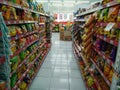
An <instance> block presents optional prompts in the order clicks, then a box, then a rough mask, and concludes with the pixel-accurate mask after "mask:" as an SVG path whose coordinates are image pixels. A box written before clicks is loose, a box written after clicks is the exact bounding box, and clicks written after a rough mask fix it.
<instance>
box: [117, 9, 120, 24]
mask: <svg viewBox="0 0 120 90" xmlns="http://www.w3.org/2000/svg"><path fill="white" fill-rule="evenodd" d="M117 21H118V22H120V10H119V12H118V16H117Z"/></svg>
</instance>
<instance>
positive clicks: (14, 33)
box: [8, 26, 17, 36]
mask: <svg viewBox="0 0 120 90" xmlns="http://www.w3.org/2000/svg"><path fill="white" fill-rule="evenodd" d="M8 30H9V35H10V36H16V34H17V32H16V29H15V26H8Z"/></svg>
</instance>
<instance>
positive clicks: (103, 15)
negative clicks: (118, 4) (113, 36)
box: [99, 8, 109, 21]
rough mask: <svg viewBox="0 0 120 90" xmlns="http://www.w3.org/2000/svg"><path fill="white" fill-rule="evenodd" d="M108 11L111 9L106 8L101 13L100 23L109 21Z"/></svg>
mask: <svg viewBox="0 0 120 90" xmlns="http://www.w3.org/2000/svg"><path fill="white" fill-rule="evenodd" d="M108 11H109V8H105V9H103V10H102V11H101V14H100V18H99V21H107V20H108Z"/></svg>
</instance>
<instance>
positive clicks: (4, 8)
mask: <svg viewBox="0 0 120 90" xmlns="http://www.w3.org/2000/svg"><path fill="white" fill-rule="evenodd" d="M1 11H2V14H3V17H4V19H5V20H10V11H11V9H10V7H9V6H5V5H3V6H2V8H1Z"/></svg>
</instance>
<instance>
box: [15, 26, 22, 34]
mask: <svg viewBox="0 0 120 90" xmlns="http://www.w3.org/2000/svg"><path fill="white" fill-rule="evenodd" d="M15 29H16V32H17V35H20V34H22V29H21V28H20V27H18V26H16V27H15Z"/></svg>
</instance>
